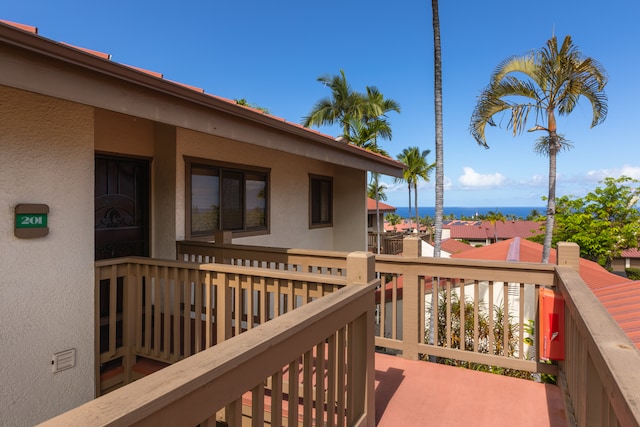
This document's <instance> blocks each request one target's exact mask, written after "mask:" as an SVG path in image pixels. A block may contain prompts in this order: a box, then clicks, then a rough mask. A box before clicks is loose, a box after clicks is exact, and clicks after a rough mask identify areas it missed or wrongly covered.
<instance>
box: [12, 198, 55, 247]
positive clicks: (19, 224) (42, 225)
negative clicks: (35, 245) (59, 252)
mask: <svg viewBox="0 0 640 427" xmlns="http://www.w3.org/2000/svg"><path fill="white" fill-rule="evenodd" d="M15 214H16V222H15V228H14V234H15V236H16V237H18V238H20V239H32V238H34V237H44V236H46V235H47V234H49V226H48V216H49V206H47V205H42V204H19V205H16V209H15Z"/></svg>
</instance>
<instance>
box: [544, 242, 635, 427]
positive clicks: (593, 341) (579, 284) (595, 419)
mask: <svg viewBox="0 0 640 427" xmlns="http://www.w3.org/2000/svg"><path fill="white" fill-rule="evenodd" d="M578 254H579V248H578V247H577V245H575V244H570V243H559V244H558V258H559V259H561V260H565V262H563V263H560V266H559V267H558V268H557V272H556V275H557V276H556V277H557V281H556V283H557V284H558V288H559V290H560V292H561V294H562V295H563V297H564V299H565V337H566V338H565V348H566V350H565V359H564V361H563V362H560V379H561V386H563V388H564V389H565V390H566V394H567V395H568V396H569V400H568V402H567V403H568V405H570V411H569V413H570V415H571V419H570V420H569V421H570V423H571V424H572V425H578V426H603V427H607V426H639V425H640V352H639V351H638V349H637V348H636V347H635V346H634V345H633V343H632V342H631V340H630V339H629V337H628V336H627V335H626V334H625V333H624V332H623V331H622V329H620V326H619V325H618V324H617V323H616V321H615V320H614V319H613V318H612V317H611V315H610V314H609V313H608V312H607V310H606V309H605V308H604V307H603V305H602V304H601V303H600V301H599V300H598V299H597V298H596V296H595V295H594V294H593V292H591V290H590V289H589V288H587V287H586V285H585V284H584V282H583V281H582V279H581V278H580V276H579V275H578V268H579V267H578Z"/></svg>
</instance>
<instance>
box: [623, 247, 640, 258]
mask: <svg viewBox="0 0 640 427" xmlns="http://www.w3.org/2000/svg"><path fill="white" fill-rule="evenodd" d="M620 258H640V249H639V248H631V249H625V250H624V251H622V254H620Z"/></svg>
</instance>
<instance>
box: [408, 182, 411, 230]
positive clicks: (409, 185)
mask: <svg viewBox="0 0 640 427" xmlns="http://www.w3.org/2000/svg"><path fill="white" fill-rule="evenodd" d="M407 187H409V225H411V181H407Z"/></svg>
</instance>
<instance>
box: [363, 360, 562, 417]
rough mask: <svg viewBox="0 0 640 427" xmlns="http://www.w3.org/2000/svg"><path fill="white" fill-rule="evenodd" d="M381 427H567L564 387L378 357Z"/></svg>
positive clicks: (376, 381) (376, 365)
mask: <svg viewBox="0 0 640 427" xmlns="http://www.w3.org/2000/svg"><path fill="white" fill-rule="evenodd" d="M375 368H376V374H375V384H376V425H377V426H378V427H395V426H461V425H472V426H475V427H483V426H492V427H495V426H520V427H527V426H531V427H534V426H535V427H545V426H550V427H560V426H566V425H567V422H566V417H565V411H564V404H563V401H562V395H561V392H560V389H559V387H557V386H554V385H550V384H540V383H536V382H533V381H526V380H521V379H517V378H510V377H504V376H501V375H495V374H488V373H484V372H477V371H471V370H467V369H462V368H455V367H451V366H445V365H439V364H435V363H428V362H422V361H412V360H407V359H403V358H401V357H394V356H389V355H386V354H380V353H376V357H375Z"/></svg>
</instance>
